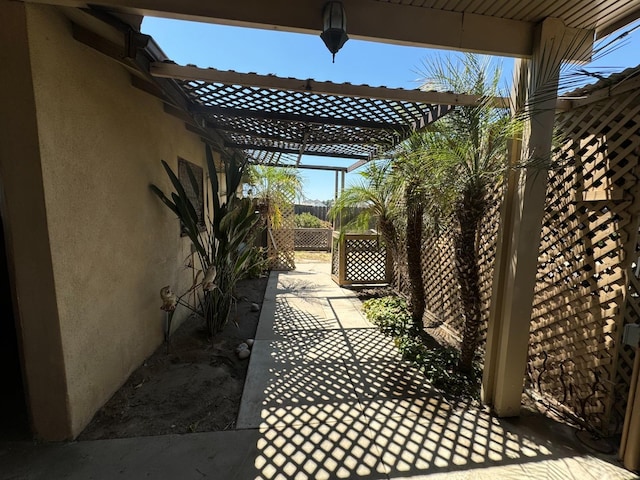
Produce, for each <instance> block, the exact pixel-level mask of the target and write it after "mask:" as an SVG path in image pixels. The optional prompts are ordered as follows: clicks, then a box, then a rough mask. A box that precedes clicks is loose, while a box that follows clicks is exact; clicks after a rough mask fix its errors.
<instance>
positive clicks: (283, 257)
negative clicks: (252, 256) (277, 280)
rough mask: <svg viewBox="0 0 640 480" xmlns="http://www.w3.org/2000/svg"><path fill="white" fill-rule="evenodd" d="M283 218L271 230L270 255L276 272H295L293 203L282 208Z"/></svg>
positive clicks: (268, 240)
mask: <svg viewBox="0 0 640 480" xmlns="http://www.w3.org/2000/svg"><path fill="white" fill-rule="evenodd" d="M280 214H281V218H280V221H279V223H278V226H277V228H269V229H268V230H269V231H268V235H269V238H268V239H267V245H268V246H269V247H268V255H269V259H270V260H271V268H272V269H274V270H293V269H295V268H296V264H295V224H294V221H293V219H294V215H293V201H291V202H289V203H287V204H285V205H281V206H280Z"/></svg>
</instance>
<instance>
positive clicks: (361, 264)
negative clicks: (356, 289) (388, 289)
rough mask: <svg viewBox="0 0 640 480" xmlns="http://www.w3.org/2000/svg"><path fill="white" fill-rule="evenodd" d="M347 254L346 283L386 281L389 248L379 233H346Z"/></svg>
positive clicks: (345, 245)
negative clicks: (387, 248)
mask: <svg viewBox="0 0 640 480" xmlns="http://www.w3.org/2000/svg"><path fill="white" fill-rule="evenodd" d="M344 249H345V250H344V251H345V256H346V259H345V260H346V262H345V267H346V268H345V276H344V279H345V281H346V283H351V284H358V283H360V284H366V283H386V282H388V281H389V279H388V278H387V250H386V247H385V245H384V242H382V240H381V239H380V237H379V236H377V235H346V236H345V238H344Z"/></svg>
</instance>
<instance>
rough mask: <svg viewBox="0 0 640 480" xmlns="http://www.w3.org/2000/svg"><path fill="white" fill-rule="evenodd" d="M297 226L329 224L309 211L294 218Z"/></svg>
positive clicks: (306, 226)
mask: <svg viewBox="0 0 640 480" xmlns="http://www.w3.org/2000/svg"><path fill="white" fill-rule="evenodd" d="M293 222H294V224H295V226H296V227H297V228H326V227H327V225H328V224H329V223H328V222H325V221H323V220H320V219H319V218H318V217H316V216H314V215H311V214H310V213H309V212H304V213H299V214H297V215H296V216H295V217H294V218H293Z"/></svg>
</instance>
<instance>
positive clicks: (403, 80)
mask: <svg viewBox="0 0 640 480" xmlns="http://www.w3.org/2000/svg"><path fill="white" fill-rule="evenodd" d="M634 27H636V29H635V30H633V31H632V32H631V33H629V34H628V35H627V36H626V37H625V39H624V40H622V41H621V42H619V43H617V45H619V46H618V47H616V48H615V49H611V51H610V52H609V53H608V54H607V55H605V56H604V57H603V58H600V59H598V60H597V61H596V62H594V63H593V64H590V65H589V67H592V68H594V69H596V70H597V71H604V72H607V73H612V72H616V71H620V70H623V69H624V68H628V67H634V66H636V65H638V64H640V28H638V27H640V22H636V23H634V24H632V25H631V26H629V27H626V28H625V29H624V30H629V29H630V28H634ZM624 30H622V31H619V32H617V33H614V34H613V35H612V36H611V37H609V39H611V38H613V37H615V36H616V35H619V34H620V33H622V32H623V31H624ZM142 31H143V32H144V33H147V34H149V35H151V36H152V37H153V38H154V39H155V40H156V42H157V43H158V44H159V45H160V47H161V48H162V49H163V50H164V52H165V53H166V55H167V56H168V57H169V58H170V59H172V60H173V61H175V62H176V63H178V64H181V65H186V64H193V65H197V66H199V67H213V68H217V69H220V70H235V71H237V72H243V73H247V72H255V73H259V74H275V75H278V76H283V77H296V78H303V79H306V78H313V79H315V80H328V81H332V82H349V83H353V84H367V85H372V86H387V87H400V88H409V89H412V88H417V87H418V86H419V85H420V83H421V82H420V80H421V78H422V77H423V75H421V71H422V70H423V68H422V65H423V64H424V62H425V60H426V59H428V58H429V57H430V56H433V55H443V54H445V55H446V54H449V53H447V52H444V51H439V50H432V49H427V48H417V47H404V46H398V45H390V44H384V43H374V42H364V41H360V40H353V39H351V40H349V41H348V42H347V43H346V44H345V45H344V47H343V48H342V50H340V51H339V52H338V54H337V55H336V60H335V63H331V54H330V53H329V51H328V50H327V49H326V47H325V46H324V43H323V42H322V40H321V39H320V37H319V32H318V35H304V34H297V33H288V32H279V31H273V30H257V29H249V28H239V27H229V26H224V25H215V24H206V23H197V22H185V21H179V20H168V19H161V18H153V17H146V18H145V19H144V22H143V24H142ZM498 61H500V62H501V63H502V68H503V71H504V74H503V77H504V83H505V87H506V84H507V83H508V81H509V79H510V72H511V69H512V66H513V60H512V59H509V58H504V59H498ZM589 83H591V82H589ZM302 163H307V164H332V165H342V166H348V165H349V164H350V163H351V162H350V161H348V160H343V161H340V160H332V159H327V158H321V159H317V158H313V157H310V156H305V157H303V160H302ZM355 176H356V174H349V175H347V184H349V183H351V181H352V180H353V178H354V177H355ZM303 177H304V178H305V185H304V193H305V195H306V196H307V197H308V198H311V199H319V200H326V199H329V198H333V192H334V182H335V176H334V173H333V172H316V171H310V170H303Z"/></svg>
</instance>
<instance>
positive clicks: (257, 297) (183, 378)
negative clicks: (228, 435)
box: [78, 278, 267, 440]
mask: <svg viewBox="0 0 640 480" xmlns="http://www.w3.org/2000/svg"><path fill="white" fill-rule="evenodd" d="M266 286H267V278H259V279H249V280H243V281H242V282H240V283H239V285H238V286H237V288H236V292H237V295H238V298H240V299H241V301H240V302H238V308H237V316H236V318H237V322H238V325H237V326H236V325H235V324H234V323H233V322H229V324H228V325H227V326H226V327H225V329H224V330H223V331H222V332H221V333H220V334H218V335H217V336H216V337H215V338H214V339H213V342H211V341H209V339H208V338H207V334H206V329H205V325H204V322H203V320H201V319H199V318H197V317H194V316H192V317H190V318H189V319H188V320H186V321H185V322H184V323H183V324H182V325H181V326H180V327H179V328H178V330H177V331H176V332H175V333H174V334H173V335H172V336H171V346H170V351H169V353H167V350H166V347H165V346H164V345H161V346H160V347H159V348H158V350H156V352H155V353H154V354H153V355H152V356H151V357H149V358H148V359H147V360H146V361H145V362H144V363H143V365H141V366H140V367H139V368H138V369H137V370H136V371H135V372H133V374H132V375H131V376H130V377H129V379H128V380H127V382H126V383H125V384H124V385H123V386H122V388H120V390H118V391H117V392H116V393H115V394H114V395H113V397H112V398H111V399H110V400H109V401H108V402H107V403H106V404H105V405H104V407H102V409H100V410H99V411H98V413H96V415H95V416H94V418H93V420H92V421H91V423H90V424H89V425H88V426H87V428H86V429H85V430H84V432H82V434H81V435H80V437H79V438H78V439H79V440H97V439H103V438H123V437H138V436H146V435H164V434H169V433H191V432H211V431H217V430H230V429H234V428H235V422H236V417H237V416H238V409H239V407H240V398H241V397H242V389H243V387H244V381H245V377H246V375H247V368H248V365H249V360H248V359H246V360H239V359H238V357H237V356H236V354H235V348H236V347H237V346H238V344H240V343H241V342H243V341H244V340H246V339H248V338H253V337H254V335H255V332H256V327H257V325H258V319H259V317H260V310H259V309H258V310H257V311H252V304H253V303H256V304H258V305H259V306H260V307H261V306H262V301H263V298H264V291H265V288H266ZM232 315H233V314H232Z"/></svg>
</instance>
